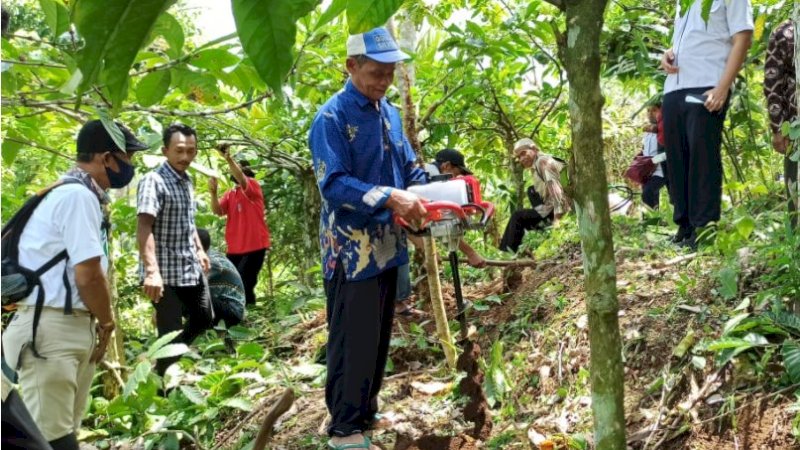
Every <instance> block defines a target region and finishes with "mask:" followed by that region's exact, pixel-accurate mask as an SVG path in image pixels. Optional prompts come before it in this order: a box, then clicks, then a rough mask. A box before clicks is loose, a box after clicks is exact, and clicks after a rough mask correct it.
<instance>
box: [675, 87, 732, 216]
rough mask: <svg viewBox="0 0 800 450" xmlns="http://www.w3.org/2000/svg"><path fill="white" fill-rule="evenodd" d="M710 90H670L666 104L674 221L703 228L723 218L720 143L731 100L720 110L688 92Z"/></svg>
mask: <svg viewBox="0 0 800 450" xmlns="http://www.w3.org/2000/svg"><path fill="white" fill-rule="evenodd" d="M708 89H711V88H696V89H682V90H680V91H674V92H670V93H669V94H667V95H665V96H664V104H663V107H662V114H663V118H664V140H665V141H666V147H667V167H668V171H667V172H668V176H669V190H670V198H671V199H672V202H673V206H674V208H675V209H674V213H673V220H674V221H675V223H676V224H678V225H681V226H684V227H693V228H698V227H703V226H705V225H707V224H708V223H709V222H716V221H718V220H719V217H720V207H721V203H722V156H721V153H720V146H721V144H722V127H723V125H724V123H725V114H726V113H727V110H728V102H726V104H725V106H724V107H723V109H722V110H721V111H717V112H710V111H708V110H707V109H706V107H705V106H703V105H699V104H695V103H688V102H686V95H687V94H698V95H702V94H703V93H704V92H705V91H707V90H708Z"/></svg>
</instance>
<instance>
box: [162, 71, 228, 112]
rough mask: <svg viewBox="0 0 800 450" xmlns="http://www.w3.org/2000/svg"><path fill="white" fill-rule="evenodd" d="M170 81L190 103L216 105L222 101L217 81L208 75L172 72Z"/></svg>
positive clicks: (191, 72)
mask: <svg viewBox="0 0 800 450" xmlns="http://www.w3.org/2000/svg"><path fill="white" fill-rule="evenodd" d="M172 79H173V83H172V84H173V85H175V86H177V87H178V88H180V90H181V91H183V93H184V94H186V96H187V97H188V98H189V100H191V101H194V102H199V103H204V104H207V105H216V104H218V103H220V101H221V100H222V98H221V97H220V92H219V85H218V84H217V79H216V77H214V76H213V75H211V74H210V73H199V72H193V71H190V70H173V78H172Z"/></svg>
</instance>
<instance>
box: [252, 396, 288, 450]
mask: <svg viewBox="0 0 800 450" xmlns="http://www.w3.org/2000/svg"><path fill="white" fill-rule="evenodd" d="M292 403H294V391H292V390H291V389H290V388H287V389H286V390H285V391H283V395H281V398H280V399H278V403H275V405H274V406H273V407H272V409H270V410H269V412H268V413H267V416H266V417H264V421H263V422H262V423H261V429H259V430H258V436H256V440H255V443H254V444H253V450H264V448H265V447H266V446H267V442H269V440H270V439H272V435H273V432H274V427H275V422H276V421H277V420H278V419H279V418H280V417H281V416H282V415H283V414H284V413H285V412H286V411H288V410H289V408H290V407H291V406H292Z"/></svg>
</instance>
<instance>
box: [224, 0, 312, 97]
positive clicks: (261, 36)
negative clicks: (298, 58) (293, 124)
mask: <svg viewBox="0 0 800 450" xmlns="http://www.w3.org/2000/svg"><path fill="white" fill-rule="evenodd" d="M318 3H319V1H318V0H263V1H252V0H232V6H233V17H234V19H235V21H236V30H237V33H238V34H239V40H240V41H241V43H242V48H243V49H244V51H245V53H247V56H249V57H250V59H251V60H252V62H253V65H254V66H255V68H256V71H257V72H258V75H259V76H260V77H261V78H262V79H263V80H264V81H265V82H266V83H267V85H268V86H269V87H270V88H271V89H272V90H273V91H274V92H275V93H276V94H277V95H280V92H281V84H282V83H283V79H284V78H285V77H286V75H287V74H288V73H289V70H290V69H291V68H292V64H294V42H295V38H296V35H297V25H296V22H297V19H299V18H301V17H303V16H305V15H306V14H308V13H309V12H310V11H311V10H313V9H314V8H315V7H316V5H317V4H318Z"/></svg>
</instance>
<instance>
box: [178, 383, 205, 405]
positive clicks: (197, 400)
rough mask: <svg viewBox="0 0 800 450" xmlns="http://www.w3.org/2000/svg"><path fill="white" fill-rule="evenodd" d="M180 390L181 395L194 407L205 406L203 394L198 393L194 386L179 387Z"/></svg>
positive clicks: (198, 390)
mask: <svg viewBox="0 0 800 450" xmlns="http://www.w3.org/2000/svg"><path fill="white" fill-rule="evenodd" d="M180 390H181V392H183V395H185V396H186V398H187V399H188V400H189V401H190V402H192V403H194V404H195V405H201V406H202V405H205V404H206V398H205V396H204V395H203V393H202V392H200V389H197V388H196V387H194V386H186V385H181V386H180Z"/></svg>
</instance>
